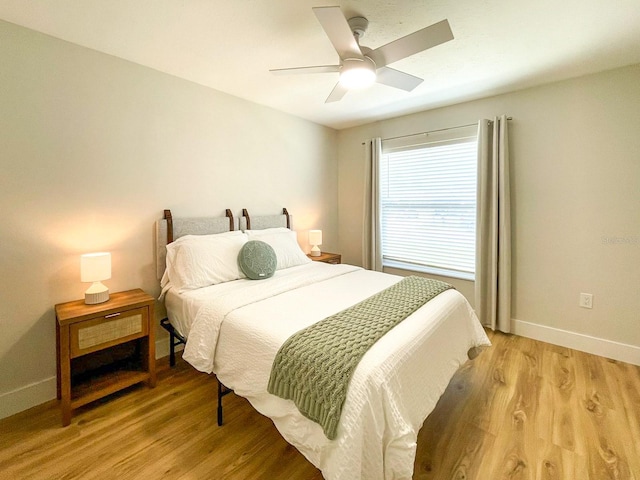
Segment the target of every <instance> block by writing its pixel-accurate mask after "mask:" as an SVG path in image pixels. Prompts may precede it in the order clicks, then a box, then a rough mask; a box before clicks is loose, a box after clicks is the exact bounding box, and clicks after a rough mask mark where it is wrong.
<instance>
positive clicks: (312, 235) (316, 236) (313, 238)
mask: <svg viewBox="0 0 640 480" xmlns="http://www.w3.org/2000/svg"><path fill="white" fill-rule="evenodd" d="M309 244H310V245H311V252H310V253H309V255H311V256H312V257H319V256H320V255H321V254H322V252H321V251H320V249H319V248H318V245H322V230H309Z"/></svg>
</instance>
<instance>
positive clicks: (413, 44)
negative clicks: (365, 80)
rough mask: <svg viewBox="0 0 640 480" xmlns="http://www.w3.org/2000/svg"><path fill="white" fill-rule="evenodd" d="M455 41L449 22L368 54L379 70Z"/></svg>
mask: <svg viewBox="0 0 640 480" xmlns="http://www.w3.org/2000/svg"><path fill="white" fill-rule="evenodd" d="M449 40H453V32H451V27H450V26H449V22H448V21H447V20H442V21H441V22H438V23H434V24H433V25H431V26H429V27H426V28H423V29H421V30H418V31H417V32H413V33H411V34H409V35H407V36H406V37H402V38H399V39H398V40H394V41H393V42H390V43H387V44H386V45H383V46H381V47H378V48H376V49H375V50H372V51H371V52H369V53H367V56H368V57H370V58H371V59H372V60H373V61H374V62H376V66H377V67H378V68H380V67H384V66H386V65H389V64H390V63H393V62H397V61H398V60H402V59H403V58H406V57H408V56H410V55H413V54H415V53H418V52H422V51H423V50H427V49H428V48H431V47H435V46H436V45H440V44H441V43H445V42H448V41H449Z"/></svg>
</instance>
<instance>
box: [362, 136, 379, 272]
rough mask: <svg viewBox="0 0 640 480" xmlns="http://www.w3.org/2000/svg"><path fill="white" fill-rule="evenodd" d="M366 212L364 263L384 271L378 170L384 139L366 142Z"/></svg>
mask: <svg viewBox="0 0 640 480" xmlns="http://www.w3.org/2000/svg"><path fill="white" fill-rule="evenodd" d="M364 146H365V149H364V150H365V175H364V178H365V186H364V209H363V210H364V212H363V213H364V214H363V224H362V265H363V266H364V268H368V269H369V270H377V271H378V272H381V271H382V246H381V243H380V199H379V184H380V181H379V178H378V171H379V165H380V157H381V155H382V139H380V138H373V139H371V140H369V141H368V142H365V144H364Z"/></svg>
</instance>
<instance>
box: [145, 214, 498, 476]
mask: <svg viewBox="0 0 640 480" xmlns="http://www.w3.org/2000/svg"><path fill="white" fill-rule="evenodd" d="M291 228H292V217H291V216H290V215H289V214H288V212H287V211H286V209H284V210H283V213H282V214H281V215H274V216H261V217H249V215H248V212H246V210H244V211H243V216H242V217H241V218H240V219H239V221H238V220H236V219H234V218H233V215H232V214H231V212H230V211H227V216H226V217H220V218H215V217H212V218H201V219H174V218H173V217H172V215H171V212H169V211H165V218H164V219H162V220H160V221H158V222H157V225H156V231H157V259H158V262H157V270H158V276H159V278H162V282H161V284H162V295H161V298H162V299H163V300H164V302H165V305H166V309H167V314H168V319H166V320H164V321H163V326H165V328H167V329H168V330H169V331H170V333H171V339H170V341H171V349H172V357H173V347H174V345H175V344H176V343H180V342H184V343H185V348H184V352H183V359H185V360H186V361H187V362H189V363H190V364H191V365H192V366H193V367H194V368H196V369H197V370H200V371H202V372H206V373H214V374H215V376H216V378H217V380H218V382H219V395H218V420H219V423H222V405H221V402H222V396H223V395H224V394H225V393H226V392H229V391H234V392H235V393H236V394H238V395H241V396H243V397H245V398H246V399H248V400H249V402H250V403H251V404H252V406H253V407H254V408H255V409H256V410H257V411H258V412H260V413H261V414H263V415H266V416H268V417H269V418H271V420H272V421H273V423H274V424H275V426H276V428H277V429H278V430H279V432H280V433H281V435H282V436H283V437H284V438H285V440H287V441H288V442H289V443H291V444H292V445H293V446H295V447H296V448H297V449H298V450H299V451H300V452H301V453H302V454H303V455H304V456H305V457H306V458H307V459H308V460H309V461H310V462H311V463H313V464H314V465H315V466H316V467H318V468H319V469H320V470H321V471H322V474H323V476H324V477H325V478H327V479H377V478H385V479H392V478H393V479H409V478H411V477H412V475H413V464H414V458H415V453H416V441H417V434H418V431H419V429H420V427H421V426H422V423H423V422H424V420H425V418H426V417H427V416H428V415H429V413H430V412H431V411H432V410H433V409H434V407H435V405H436V403H437V401H438V399H439V398H440V396H441V395H442V393H443V392H444V390H445V389H446V387H447V385H448V383H449V381H450V380H451V378H452V376H453V375H454V373H455V372H456V370H457V369H458V368H459V367H460V366H461V365H462V364H463V363H464V362H466V361H467V360H468V352H469V351H471V350H473V349H474V348H477V347H482V346H488V345H490V342H489V339H488V338H487V336H486V334H485V332H484V330H483V329H482V327H481V325H480V323H479V322H478V320H477V318H476V316H475V314H474V312H473V310H472V308H471V306H470V305H469V303H468V302H467V301H466V299H465V298H464V297H463V296H462V295H461V294H460V293H459V292H457V291H456V290H454V289H449V290H446V291H444V292H442V293H440V294H439V295H437V296H436V297H435V298H433V299H432V300H431V301H429V302H428V303H426V304H425V305H423V306H421V307H420V308H419V309H418V310H417V311H416V312H415V313H413V314H411V315H410V316H409V317H407V318H406V319H405V320H404V321H402V322H401V323H399V324H398V325H397V326H395V327H394V328H392V329H391V330H390V331H388V333H386V334H385V335H384V336H383V337H382V338H380V339H379V340H378V341H377V342H375V343H374V344H373V346H372V347H371V348H370V349H369V350H368V351H367V352H366V353H365V354H364V356H363V357H362V359H361V360H360V362H359V363H358V366H357V367H356V369H355V371H354V372H353V376H352V377H351V380H350V382H349V389H348V392H347V395H346V399H345V401H344V405H343V407H342V413H341V416H340V423H339V425H338V427H337V434H336V436H335V438H334V439H331V440H330V439H329V438H327V435H326V434H325V432H324V431H323V429H322V427H321V426H320V425H318V423H315V422H314V421H312V420H309V419H308V418H306V417H305V416H303V415H302V414H301V413H300V411H299V410H298V408H297V407H296V405H295V404H294V403H293V402H292V401H291V400H285V399H282V398H279V397H278V396H275V395H272V394H270V393H268V383H269V377H270V375H271V369H272V365H273V363H274V358H275V357H276V355H277V354H278V350H279V349H280V348H281V346H282V345H283V343H284V342H285V341H287V339H288V338H289V337H291V336H292V335H293V334H295V333H296V332H298V331H300V330H301V329H304V328H306V327H308V326H310V325H312V324H315V323H316V322H319V321H321V320H323V319H325V318H326V317H329V316H332V315H334V314H336V313H338V312H341V311H344V310H345V309H347V308H349V307H350V306H351V305H353V304H357V303H358V302H361V301H363V300H365V299H367V298H369V297H371V296H372V295H374V294H377V293H378V292H381V291H384V290H385V289H387V288H389V287H391V286H393V285H395V284H397V283H398V282H399V281H400V280H402V277H398V276H394V275H389V274H385V273H380V272H373V271H368V270H364V269H362V268H360V267H356V266H352V265H344V264H343V265H330V264H325V263H321V262H313V261H311V260H310V259H308V258H307V257H306V255H304V253H302V251H301V250H300V247H299V246H297V243H296V242H295V233H293V232H292V231H291V230H290V229H291ZM241 232H246V233H241ZM287 232H289V233H287ZM280 233H282V235H280V236H278V234H280ZM198 235H200V236H201V237H196V236H198ZM245 235H246V238H245ZM270 236H271V237H270ZM272 237H273V238H277V239H279V240H278V241H281V240H282V239H284V238H285V237H287V238H288V239H294V243H295V245H291V241H290V240H287V242H289V243H287V245H286V248H285V250H282V248H284V247H283V245H284V244H283V243H282V242H281V243H278V242H277V241H276V242H275V243H273V245H272V246H273V247H274V249H275V251H276V253H277V254H278V268H277V269H276V270H275V272H274V273H273V276H272V277H270V278H268V279H266V280H257V281H256V280H250V279H248V278H242V274H240V276H239V278H233V277H234V275H235V274H236V273H237V272H226V271H225V268H228V269H230V270H233V268H232V264H233V262H235V260H236V259H235V258H234V259H233V260H229V259H228V258H226V261H227V265H226V266H225V265H221V263H224V261H225V260H224V259H220V258H209V257H207V253H205V254H203V253H202V251H203V250H207V249H209V250H210V249H211V246H212V245H213V244H207V245H206V246H203V245H205V239H207V240H206V242H213V241H214V240H216V241H218V242H220V244H221V245H223V247H221V248H220V249H219V251H218V253H220V252H222V251H225V249H227V248H228V245H229V244H234V245H235V246H234V247H233V248H231V247H229V249H228V252H226V251H225V253H224V255H226V256H227V257H229V256H232V255H233V252H234V251H235V250H234V248H237V244H238V243H239V242H242V241H247V239H254V240H255V239H264V240H265V241H267V243H269V241H271V240H272V239H273V238H272ZM189 242H193V244H194V245H197V247H196V248H195V251H197V252H198V253H197V254H193V252H191V251H190V252H191V255H190V258H188V260H186V263H187V264H188V265H187V266H186V267H185V266H184V265H182V264H181V262H180V261H177V260H176V259H177V257H178V256H179V255H177V254H176V252H177V251H181V252H182V250H181V249H184V248H185V247H184V245H186V244H188V243H189ZM285 243H286V242H285ZM216 245H217V244H216ZM215 248H218V246H216V247H215ZM296 249H297V251H296ZM182 254H183V256H184V252H182ZM208 254H211V252H209V253H208ZM216 255H217V253H216V254H214V255H213V256H214V257H215V256H216ZM281 257H282V258H284V260H283V261H282V262H281ZM185 258H186V256H185ZM200 260H204V262H200ZM189 262H191V263H189ZM199 262H200V263H199ZM211 262H213V263H216V262H219V263H218V264H216V265H217V267H216V268H217V269H218V270H221V271H225V273H224V274H223V275H221V276H222V278H223V280H225V281H217V282H216V283H215V284H210V285H205V284H206V283H207V282H210V281H211V279H210V278H209V279H207V278H199V277H198V275H200V273H201V272H199V273H197V274H195V275H192V274H193V272H192V271H191V272H189V274H188V275H187V277H189V276H191V277H196V280H195V281H193V278H188V280H191V283H189V281H187V282H186V284H187V285H186V288H185V281H184V278H182V276H181V275H182V274H181V273H180V272H179V271H177V270H178V269H179V268H183V267H184V269H185V270H187V271H188V270H190V269H191V270H198V269H200V268H204V267H202V263H211ZM220 262H221V263H220ZM183 263H184V262H183ZM236 263H237V262H236ZM207 274H208V275H213V276H215V275H219V272H213V273H211V272H208V273H207V272H205V276H206V275H207ZM227 278H232V279H231V280H226V279H227ZM194 285H195V286H194ZM191 287H193V288H191ZM172 361H173V359H172Z"/></svg>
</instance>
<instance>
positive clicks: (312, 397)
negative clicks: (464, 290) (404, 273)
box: [268, 276, 453, 440]
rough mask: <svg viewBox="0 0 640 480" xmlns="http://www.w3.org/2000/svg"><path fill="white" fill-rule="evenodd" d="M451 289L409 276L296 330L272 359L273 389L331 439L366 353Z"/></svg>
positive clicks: (433, 281) (428, 280)
mask: <svg viewBox="0 0 640 480" xmlns="http://www.w3.org/2000/svg"><path fill="white" fill-rule="evenodd" d="M450 288H453V287H452V286H451V285H449V284H447V283H444V282H440V281H437V280H432V279H427V278H422V277H415V276H412V277H406V278H404V279H403V280H401V281H400V282H398V283H396V284H395V285H393V286H391V287H389V288H387V289H386V290H383V291H381V292H379V293H377V294H375V295H373V296H371V297H369V298H367V299H366V300H363V301H362V302H360V303H358V304H356V305H353V306H351V307H349V308H347V309H346V310H343V311H342V312H339V313H336V314H335V315H332V316H330V317H327V318H325V319H324V320H321V321H320V322H318V323H315V324H313V325H311V326H309V327H307V328H305V329H304V330H301V331H299V332H297V333H295V334H293V335H292V336H291V337H289V339H287V341H286V342H285V343H284V344H283V345H282V347H280V350H279V351H278V353H277V355H276V358H275V360H274V361H273V366H272V368H271V377H270V378H269V386H268V391H269V393H272V394H274V395H277V396H278V397H281V398H284V399H290V400H293V402H294V403H295V404H296V406H297V407H298V409H299V410H300V412H301V413H302V414H303V415H304V416H305V417H307V418H309V419H311V420H313V421H314V422H316V423H318V424H320V426H321V427H322V429H323V430H324V433H325V435H326V436H327V438H329V439H330V440H333V439H334V438H336V434H337V430H338V423H339V421H340V415H341V413H342V405H343V404H344V401H345V399H346V396H347V388H348V386H349V381H350V380H351V376H352V374H353V371H354V370H355V368H356V366H357V365H358V362H359V361H360V359H361V358H362V356H363V355H364V354H365V353H366V352H367V350H368V349H369V348H371V346H372V345H373V344H374V343H375V342H377V341H378V340H379V339H380V338H381V337H382V336H383V335H384V334H385V333H387V332H388V331H389V330H391V329H392V328H393V327H395V326H396V325H397V324H399V323H400V322H401V321H402V320H404V319H405V318H407V317H408V316H409V315H411V314H412V313H413V312H415V311H416V310H418V308H420V307H421V306H422V305H424V304H425V303H427V302H428V301H429V300H431V299H432V298H433V297H435V296H436V295H438V294H440V293H442V292H444V291H445V290H448V289H450Z"/></svg>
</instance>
